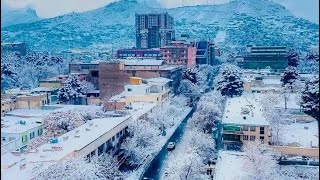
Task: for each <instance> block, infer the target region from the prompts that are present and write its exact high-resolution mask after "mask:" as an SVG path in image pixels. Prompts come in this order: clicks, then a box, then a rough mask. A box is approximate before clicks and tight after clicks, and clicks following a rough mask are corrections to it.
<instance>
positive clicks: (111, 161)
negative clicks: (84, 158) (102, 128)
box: [92, 154, 124, 179]
mask: <svg viewBox="0 0 320 180" xmlns="http://www.w3.org/2000/svg"><path fill="white" fill-rule="evenodd" d="M92 163H94V164H95V165H96V166H97V170H98V176H99V178H100V179H120V178H123V177H124V175H123V173H122V172H121V171H119V169H118V162H117V160H116V159H115V158H114V157H112V156H111V155H109V154H103V155H101V156H100V157H98V158H97V159H96V160H95V161H93V162H92Z"/></svg>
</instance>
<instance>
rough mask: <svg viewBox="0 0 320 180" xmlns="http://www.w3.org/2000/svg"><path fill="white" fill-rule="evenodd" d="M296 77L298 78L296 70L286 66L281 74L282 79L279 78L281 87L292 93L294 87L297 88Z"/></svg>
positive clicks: (297, 81)
mask: <svg viewBox="0 0 320 180" xmlns="http://www.w3.org/2000/svg"><path fill="white" fill-rule="evenodd" d="M298 76H299V72H298V69H297V68H296V67H293V66H288V67H287V68H286V69H285V70H284V72H283V73H282V77H281V82H282V87H284V86H286V87H287V88H289V89H290V90H291V91H293V90H294V89H295V87H297V83H299V80H298Z"/></svg>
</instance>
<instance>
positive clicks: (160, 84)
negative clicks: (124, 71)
mask: <svg viewBox="0 0 320 180" xmlns="http://www.w3.org/2000/svg"><path fill="white" fill-rule="evenodd" d="M171 81H172V80H170V79H167V78H162V77H158V78H152V79H145V81H144V83H142V82H143V80H142V78H136V77H131V78H130V84H127V85H125V86H124V89H125V90H124V91H123V92H122V93H120V94H119V95H115V96H113V97H111V98H110V99H109V100H108V101H107V102H105V103H104V107H105V109H107V110H120V109H124V108H125V107H126V106H127V107H128V106H130V105H131V104H132V103H134V102H149V103H161V102H162V101H163V100H164V99H165V98H167V97H168V95H169V93H170V82H171Z"/></svg>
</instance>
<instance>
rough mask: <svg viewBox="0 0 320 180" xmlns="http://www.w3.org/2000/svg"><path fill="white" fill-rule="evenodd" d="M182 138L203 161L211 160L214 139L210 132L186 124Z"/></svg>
mask: <svg viewBox="0 0 320 180" xmlns="http://www.w3.org/2000/svg"><path fill="white" fill-rule="evenodd" d="M184 138H185V139H184V141H185V143H186V146H188V147H190V148H192V149H194V150H195V152H196V153H197V154H198V155H199V156H200V157H201V158H202V162H203V163H207V162H208V161H209V160H212V155H213V153H214V152H215V141H214V139H213V138H212V134H204V133H203V132H202V131H199V130H198V129H196V128H193V127H191V126H188V129H187V130H186V134H185V137H184Z"/></svg>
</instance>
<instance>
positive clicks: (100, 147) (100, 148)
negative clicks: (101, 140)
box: [98, 144, 104, 156]
mask: <svg viewBox="0 0 320 180" xmlns="http://www.w3.org/2000/svg"><path fill="white" fill-rule="evenodd" d="M103 149H104V144H102V145H101V146H99V147H98V156H100V155H101V154H102V153H103Z"/></svg>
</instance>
